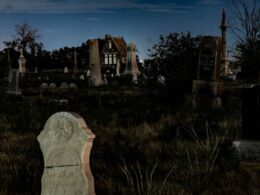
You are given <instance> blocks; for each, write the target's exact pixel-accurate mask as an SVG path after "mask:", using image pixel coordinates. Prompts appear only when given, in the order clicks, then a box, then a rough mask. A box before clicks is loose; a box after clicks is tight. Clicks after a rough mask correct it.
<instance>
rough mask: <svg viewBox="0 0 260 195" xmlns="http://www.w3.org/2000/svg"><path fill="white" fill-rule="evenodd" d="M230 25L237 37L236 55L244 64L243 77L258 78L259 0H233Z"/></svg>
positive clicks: (259, 63) (259, 66)
mask: <svg viewBox="0 0 260 195" xmlns="http://www.w3.org/2000/svg"><path fill="white" fill-rule="evenodd" d="M232 2H233V9H232V16H231V19H230V21H229V26H230V27H231V30H232V32H233V33H234V35H235V37H236V38H237V47H236V50H237V51H238V54H237V55H236V56H235V57H236V58H237V60H238V63H239V64H240V65H241V66H242V77H243V78H245V79H257V77H258V76H259V75H258V74H259V71H260V56H259V54H260V51H259V49H260V7H259V3H258V2H257V0H232Z"/></svg>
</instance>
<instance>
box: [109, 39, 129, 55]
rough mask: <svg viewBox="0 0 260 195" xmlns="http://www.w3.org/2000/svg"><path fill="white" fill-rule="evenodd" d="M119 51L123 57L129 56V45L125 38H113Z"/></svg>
mask: <svg viewBox="0 0 260 195" xmlns="http://www.w3.org/2000/svg"><path fill="white" fill-rule="evenodd" d="M112 40H113V41H114V43H115V45H116V47H117V49H118V50H119V52H120V53H121V55H122V56H126V54H127V44H126V42H125V40H124V38H123V37H112Z"/></svg>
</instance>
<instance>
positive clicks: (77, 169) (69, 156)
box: [38, 112, 95, 195]
mask: <svg viewBox="0 0 260 195" xmlns="http://www.w3.org/2000/svg"><path fill="white" fill-rule="evenodd" d="M94 138H95V135H94V134H93V133H92V132H91V130H90V129H89V128H88V127H87V125H86V123H85V121H84V119H83V118H82V117H80V116H79V115H77V114H75V113H68V112H58V113H56V114H54V115H52V116H51V117H50V118H49V119H48V120H47V122H46V124H45V126H44V129H43V130H42V131H41V133H40V135H39V136H38V141H39V143H40V147H41V150H42V152H43V157H44V172H43V176H42V181H41V186H42V191H41V194H42V195H81V194H82V195H83V194H84V195H95V189H94V179H93V176H92V173H91V170H90V165H89V156H90V151H91V148H92V144H93V140H94Z"/></svg>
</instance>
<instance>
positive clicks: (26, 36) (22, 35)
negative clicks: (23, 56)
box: [4, 22, 43, 56]
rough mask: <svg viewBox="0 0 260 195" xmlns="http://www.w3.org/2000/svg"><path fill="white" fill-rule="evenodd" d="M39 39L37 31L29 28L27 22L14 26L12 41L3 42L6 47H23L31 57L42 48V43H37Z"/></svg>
mask: <svg viewBox="0 0 260 195" xmlns="http://www.w3.org/2000/svg"><path fill="white" fill-rule="evenodd" d="M39 39H40V34H39V31H38V30H37V29H36V28H33V27H32V26H30V25H29V24H28V23H27V22H23V23H21V24H17V25H15V35H13V40H11V41H5V42H4V44H5V45H6V46H7V47H12V48H18V47H19V46H23V48H24V49H25V51H26V52H27V53H30V54H31V55H32V56H35V55H36V54H37V51H38V50H39V49H41V48H42V46H43V45H42V43H40V42H38V41H39Z"/></svg>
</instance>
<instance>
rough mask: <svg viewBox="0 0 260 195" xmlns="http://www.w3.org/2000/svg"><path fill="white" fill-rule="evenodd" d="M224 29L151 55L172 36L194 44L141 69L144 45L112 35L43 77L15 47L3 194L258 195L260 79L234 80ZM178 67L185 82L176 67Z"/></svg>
mask: <svg viewBox="0 0 260 195" xmlns="http://www.w3.org/2000/svg"><path fill="white" fill-rule="evenodd" d="M227 27H228V26H227V21H226V12H225V10H224V9H223V11H222V17H221V24H220V30H221V36H212V35H205V36H204V35H203V36H199V37H198V38H196V37H195V38H193V37H190V34H189V33H187V34H178V33H176V34H170V35H169V36H168V37H167V36H166V37H161V42H160V43H158V44H157V45H155V46H154V50H153V51H154V52H155V54H156V48H160V49H161V48H167V46H166V45H163V44H164V43H165V42H166V43H167V44H168V42H167V41H168V39H167V38H169V39H170V38H172V39H173V40H175V41H176V40H177V41H180V42H178V43H180V45H181V43H182V42H181V41H183V40H185V41H187V40H188V41H187V42H194V45H189V46H188V49H186V50H188V51H190V50H191V52H188V53H184V55H182V54H179V55H180V56H178V57H176V58H171V57H169V59H166V60H165V57H164V56H163V57H162V59H163V60H162V62H160V58H159V57H158V56H160V55H161V53H159V54H160V55H158V56H156V57H154V59H152V60H147V61H146V62H144V63H143V64H142V63H140V61H139V60H138V55H137V50H138V49H137V47H138V44H135V43H129V44H127V43H126V42H125V40H124V38H123V37H116V36H111V35H105V37H104V38H95V39H89V40H88V41H87V44H86V45H84V47H82V48H83V49H84V52H83V53H84V55H85V57H86V56H87V57H86V58H85V59H84V60H83V57H84V56H83V55H82V56H83V57H82V56H80V55H79V54H80V50H79V48H77V49H78V50H77V49H75V48H73V49H72V50H69V49H68V48H67V49H68V50H69V52H70V54H72V57H71V58H70V59H71V64H70V66H56V65H55V68H48V66H49V65H48V66H47V65H46V67H45V69H44V70H43V69H40V68H39V69H38V68H36V67H33V68H34V70H32V69H31V70H29V68H27V63H28V62H29V61H30V58H29V57H28V56H29V55H27V56H26V54H25V53H26V50H25V48H23V47H19V50H17V51H15V54H11V53H12V52H14V51H11V49H10V48H7V49H6V50H5V52H3V53H1V55H2V54H3V57H2V58H0V62H1V63H3V64H4V65H5V67H7V69H0V70H3V71H2V72H0V73H1V74H3V75H4V76H3V78H2V79H1V80H0V165H1V166H0V194H41V195H63V194H64V195H74V194H75V195H81V194H82V195H83V194H84V195H96V194H97V195H99V194H101V195H103V194H107V195H114V194H122V195H128V194H129V195H130V194H131V195H144V194H146V195H155V194H156V195H157V194H159V195H172V194H259V193H260V132H259V130H260V122H259V114H260V80H259V78H257V79H251V80H247V79H242V78H240V77H239V74H238V75H234V73H233V72H232V68H231V66H230V64H231V62H230V58H229V56H228V52H227V43H228V42H227V36H226V33H227ZM186 39H187V40H186ZM165 40H166V41H165ZM163 41H165V42H163ZM185 41H184V43H185V44H187V42H185ZM160 44H162V45H163V46H162V45H160ZM185 44H183V45H185ZM176 45H177V44H176ZM183 45H181V47H183V48H185V47H184V46H183ZM82 48H81V49H82ZM85 49H86V50H85ZM192 49H194V50H192ZM76 50H77V51H76ZM173 50H174V49H173ZM183 50H185V49H183ZM186 50H185V51H186ZM160 51H161V50H160ZM177 51H179V48H177ZM24 52H25V53H24ZM77 52H78V53H77ZM171 52H172V51H170V53H171ZM53 53H54V52H53ZM162 53H163V52H162ZM1 55H0V56H1ZM47 56H48V57H50V56H51V57H52V58H54V57H53V56H54V54H52V55H47ZM27 58H28V59H27ZM1 59H3V60H2V61H1ZM57 59H58V58H57ZM57 59H56V60H57ZM79 59H81V60H79ZM62 60H63V61H64V59H62ZM62 60H61V61H59V62H62ZM178 60H179V62H178V63H180V64H181V63H183V64H181V65H183V67H185V68H186V69H185V71H186V72H188V73H186V72H185V73H183V72H182V69H181V70H179V69H177V68H176V69H169V67H171V68H172V66H171V65H172V63H174V62H176V61H178ZM14 61H15V63H14ZM16 61H17V62H16ZM80 61H82V62H83V61H84V62H85V64H84V66H83V65H82V67H80V66H78V65H79V62H80ZM49 62H50V64H51V63H53V64H54V60H53V61H51V60H50V61H49ZM169 62H170V63H169ZM186 62H187V63H186ZM191 62H193V64H191ZM160 63H161V64H160ZM13 64H15V66H14V65H13ZM169 64H170V66H168V65H169ZM1 65H2V64H1ZM63 65H64V64H63ZM175 65H176V64H175ZM186 65H187V66H186ZM191 65H192V66H191ZM57 67H58V68H57ZM158 67H159V68H158ZM153 68H154V69H155V70H156V71H157V72H156V71H154V69H153ZM163 71H164V72H163ZM178 71H179V72H178ZM189 71H190V72H189ZM176 72H177V73H178V74H180V72H181V73H182V74H180V75H179V77H177V76H178V74H177V73H176ZM259 72H260V71H259ZM185 74H188V76H187V75H185ZM169 75H170V76H169ZM173 75H174V76H173ZM185 76H187V78H188V79H186V80H185V79H184V78H186V77H185ZM233 76H237V79H230V78H231V77H232V78H233ZM158 78H160V81H159V79H158ZM176 78H178V79H176ZM182 79H183V80H182Z"/></svg>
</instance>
